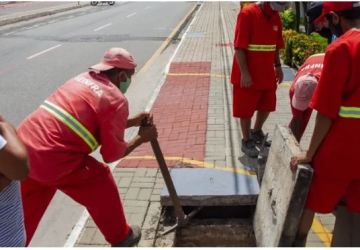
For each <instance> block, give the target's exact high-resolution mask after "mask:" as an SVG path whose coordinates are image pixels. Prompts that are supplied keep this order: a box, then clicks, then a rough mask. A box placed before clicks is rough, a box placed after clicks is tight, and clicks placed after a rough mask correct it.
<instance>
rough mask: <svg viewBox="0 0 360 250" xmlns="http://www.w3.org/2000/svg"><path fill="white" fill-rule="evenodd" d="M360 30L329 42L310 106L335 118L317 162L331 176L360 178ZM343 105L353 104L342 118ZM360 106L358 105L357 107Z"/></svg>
mask: <svg viewBox="0 0 360 250" xmlns="http://www.w3.org/2000/svg"><path fill="white" fill-rule="evenodd" d="M359 69H360V30H359V29H357V30H356V29H352V30H349V31H347V32H346V33H345V34H343V35H342V36H341V37H340V38H338V39H337V40H336V41H335V42H333V43H332V44H330V45H329V47H328V48H327V50H326V54H325V58H324V68H323V71H322V74H321V77H320V81H319V83H318V86H317V88H316V90H315V93H314V96H313V99H312V101H311V103H310V107H312V108H313V109H315V110H317V111H318V112H319V113H321V114H322V115H324V116H327V117H329V118H331V119H333V125H332V126H331V128H330V130H329V132H328V134H327V135H326V137H325V139H324V141H323V142H322V144H321V146H320V147H319V149H318V151H317V154H316V156H315V159H314V161H313V164H314V167H315V169H316V171H317V172H318V173H319V174H321V175H322V176H327V177H330V178H337V179H341V178H346V179H348V178H350V179H351V178H353V179H354V178H355V179H359V178H360V167H359V164H358V163H357V155H358V154H359V153H360V150H359V142H360V119H359V118H360V74H359ZM341 107H352V108H354V107H355V109H353V111H346V112H343V114H347V115H353V116H355V117H356V116H357V117H358V118H354V117H348V118H345V117H341V116H340V115H339V114H340V112H341ZM356 108H358V109H357V110H356Z"/></svg>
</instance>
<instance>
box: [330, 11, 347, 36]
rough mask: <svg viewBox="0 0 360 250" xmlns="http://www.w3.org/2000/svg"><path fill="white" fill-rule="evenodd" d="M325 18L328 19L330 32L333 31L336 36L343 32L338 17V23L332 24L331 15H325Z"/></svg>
mask: <svg viewBox="0 0 360 250" xmlns="http://www.w3.org/2000/svg"><path fill="white" fill-rule="evenodd" d="M327 19H328V20H329V29H330V30H331V33H333V34H334V35H335V36H336V37H340V36H341V35H342V34H343V30H342V28H341V25H340V19H339V23H337V24H334V22H333V18H332V17H331V16H330V17H327Z"/></svg>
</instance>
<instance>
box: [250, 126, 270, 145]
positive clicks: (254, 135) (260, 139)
mask: <svg viewBox="0 0 360 250" xmlns="http://www.w3.org/2000/svg"><path fill="white" fill-rule="evenodd" d="M265 137H266V136H265V134H264V132H263V131H262V130H258V131H255V130H251V131H250V138H251V139H252V140H253V141H254V142H255V144H256V145H257V146H262V145H264V146H265V147H270V146H271V141H270V140H266V138H265Z"/></svg>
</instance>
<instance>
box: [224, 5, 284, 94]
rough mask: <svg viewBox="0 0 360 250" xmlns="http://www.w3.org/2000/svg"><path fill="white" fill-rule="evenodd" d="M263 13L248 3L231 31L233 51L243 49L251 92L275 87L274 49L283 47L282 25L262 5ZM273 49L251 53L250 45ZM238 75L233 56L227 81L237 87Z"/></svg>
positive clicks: (266, 7) (271, 12) (236, 63)
mask: <svg viewBox="0 0 360 250" xmlns="http://www.w3.org/2000/svg"><path fill="white" fill-rule="evenodd" d="M264 6H265V8H264V9H265V10H264V12H265V13H266V14H267V16H268V17H267V16H265V13H264V12H263V10H262V9H261V8H260V6H259V5H258V4H255V3H254V4H250V5H248V6H246V7H244V8H242V9H241V11H240V13H239V15H238V18H237V22H236V28H235V37H234V47H235V49H239V48H241V49H245V50H246V60H247V66H248V69H249V73H250V75H251V77H252V80H253V85H252V86H251V88H252V89H255V90H266V89H274V88H276V76H275V70H274V63H275V55H276V51H275V49H274V48H276V49H281V48H284V41H283V38H282V24H281V20H280V16H279V13H278V12H275V11H272V10H270V9H269V8H270V7H269V5H268V3H265V5H264ZM254 45H255V46H256V45H265V46H266V47H267V48H269V46H274V47H273V49H272V50H271V51H255V50H254V49H253V48H252V46H254ZM240 79H241V72H240V68H239V65H238V62H237V59H236V57H235V56H234V60H233V67H232V72H231V82H232V83H233V84H240Z"/></svg>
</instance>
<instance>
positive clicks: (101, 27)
mask: <svg viewBox="0 0 360 250" xmlns="http://www.w3.org/2000/svg"><path fill="white" fill-rule="evenodd" d="M111 25H112V23H108V24H105V25H103V26H100V27H98V28H96V29H94V31H99V30H102V29H105V28H106V27H109V26H111Z"/></svg>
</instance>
